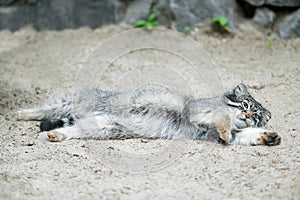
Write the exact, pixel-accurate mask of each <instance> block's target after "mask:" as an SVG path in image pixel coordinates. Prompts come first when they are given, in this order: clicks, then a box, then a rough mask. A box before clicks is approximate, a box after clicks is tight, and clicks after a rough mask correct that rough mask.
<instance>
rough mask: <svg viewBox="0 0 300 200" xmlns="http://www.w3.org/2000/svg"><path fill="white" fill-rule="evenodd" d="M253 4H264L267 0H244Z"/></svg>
mask: <svg viewBox="0 0 300 200" xmlns="http://www.w3.org/2000/svg"><path fill="white" fill-rule="evenodd" d="M244 1H246V2H248V3H249V4H251V5H253V6H262V5H264V4H265V0H244Z"/></svg>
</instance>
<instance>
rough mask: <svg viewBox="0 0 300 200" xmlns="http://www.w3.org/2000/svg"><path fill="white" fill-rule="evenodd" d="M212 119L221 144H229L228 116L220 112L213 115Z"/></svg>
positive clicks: (230, 137) (229, 124)
mask: <svg viewBox="0 0 300 200" xmlns="http://www.w3.org/2000/svg"><path fill="white" fill-rule="evenodd" d="M213 118H214V119H213V120H214V122H213V123H214V124H215V126H216V128H217V131H218V133H219V137H220V140H221V142H222V143H224V144H229V143H230V141H231V140H232V134H231V119H230V115H229V114H228V113H227V112H226V111H224V110H220V111H218V112H216V113H215V114H214V116H213Z"/></svg>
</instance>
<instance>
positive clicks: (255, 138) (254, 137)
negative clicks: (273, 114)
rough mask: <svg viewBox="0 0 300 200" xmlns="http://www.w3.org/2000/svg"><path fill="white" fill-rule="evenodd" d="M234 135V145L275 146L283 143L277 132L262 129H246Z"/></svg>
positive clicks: (236, 131) (235, 132) (237, 131)
mask: <svg viewBox="0 0 300 200" xmlns="http://www.w3.org/2000/svg"><path fill="white" fill-rule="evenodd" d="M233 133H234V140H233V141H232V142H231V143H232V144H242V145H267V146H275V145H279V144H280V143H281V137H280V136H279V135H278V134H277V133H276V132H273V131H268V130H265V129H262V128H245V129H240V130H234V131H233Z"/></svg>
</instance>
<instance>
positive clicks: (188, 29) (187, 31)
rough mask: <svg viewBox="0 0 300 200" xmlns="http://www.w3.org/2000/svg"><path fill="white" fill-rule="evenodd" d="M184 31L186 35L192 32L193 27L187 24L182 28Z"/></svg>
mask: <svg viewBox="0 0 300 200" xmlns="http://www.w3.org/2000/svg"><path fill="white" fill-rule="evenodd" d="M182 32H183V33H184V34H186V35H188V34H190V32H191V28H190V27H189V26H185V27H184V28H183V30H182Z"/></svg>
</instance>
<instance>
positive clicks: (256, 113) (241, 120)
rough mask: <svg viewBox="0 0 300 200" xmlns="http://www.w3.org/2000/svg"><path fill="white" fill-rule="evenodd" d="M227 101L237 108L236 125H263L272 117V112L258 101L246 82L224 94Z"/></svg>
mask: <svg viewBox="0 0 300 200" xmlns="http://www.w3.org/2000/svg"><path fill="white" fill-rule="evenodd" d="M224 98H225V103H226V104H227V105H229V106H230V107H234V108H236V109H237V113H236V120H235V121H234V123H235V125H236V126H237V127H238V128H245V127H263V126H265V125H266V123H267V122H268V121H269V119H270V118H271V113H270V112H269V111H268V110H267V109H265V108H264V107H263V106H262V105H261V104H260V103H259V102H257V101H256V100H255V99H254V98H253V97H252V96H251V95H250V93H249V92H248V90H247V88H246V86H245V85H244V84H239V85H238V86H236V87H235V88H234V89H233V90H231V91H229V92H226V93H225V94H224Z"/></svg>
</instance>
